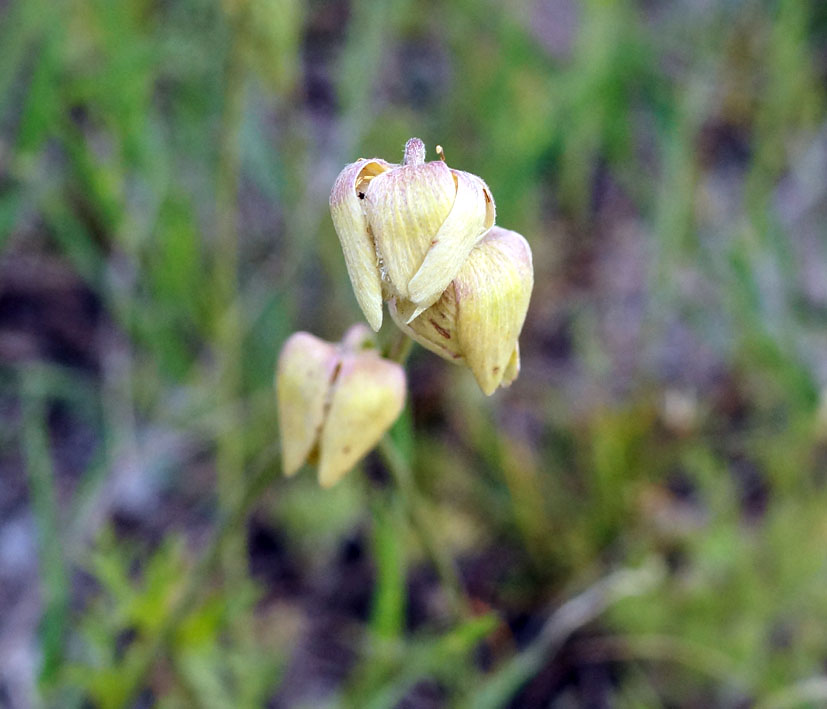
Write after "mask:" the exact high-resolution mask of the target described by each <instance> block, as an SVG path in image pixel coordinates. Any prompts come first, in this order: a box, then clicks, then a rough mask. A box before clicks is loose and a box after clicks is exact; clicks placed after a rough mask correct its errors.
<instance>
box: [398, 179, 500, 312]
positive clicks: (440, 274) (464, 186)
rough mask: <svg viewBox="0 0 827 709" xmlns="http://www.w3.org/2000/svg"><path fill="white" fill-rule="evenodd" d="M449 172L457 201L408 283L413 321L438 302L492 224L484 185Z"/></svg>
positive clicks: (490, 202) (491, 203) (476, 180)
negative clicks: (414, 308) (454, 186)
mask: <svg viewBox="0 0 827 709" xmlns="http://www.w3.org/2000/svg"><path fill="white" fill-rule="evenodd" d="M451 172H452V173H453V175H454V179H455V180H456V183H457V194H456V199H455V200H454V204H453V206H452V207H451V211H450V212H449V214H448V216H447V217H446V218H445V221H444V222H443V223H442V226H441V227H440V229H439V231H438V232H437V234H436V236H435V237H434V239H433V241H432V242H431V247H430V248H429V249H428V253H427V254H426V256H425V259H424V260H423V262H422V266H420V268H419V270H418V271H417V272H416V274H414V277H413V278H411V281H410V283H408V296H409V299H410V300H411V301H412V302H413V303H415V304H416V305H417V306H418V311H415V312H414V313H413V314H412V315H411V318H412V319H413V318H415V317H416V316H417V315H419V313H420V312H422V311H423V310H424V309H425V308H427V307H429V306H430V305H431V304H432V303H434V302H435V301H436V300H437V299H438V298H439V296H440V295H441V294H442V292H443V291H444V290H445V289H446V288H447V287H448V284H449V283H450V282H451V281H452V280H454V277H455V276H456V275H457V273H458V272H459V270H460V268H462V265H463V264H464V263H465V259H467V258H468V254H470V253H471V249H473V248H474V246H476V245H477V243H478V242H479V240H480V239H481V238H482V237H483V235H484V234H485V232H486V231H487V230H488V229H489V228H490V227H491V226H492V225H493V223H494V200H493V198H492V197H491V193H490V191H488V188H487V186H486V185H485V183H484V182H483V181H482V180H481V179H480V178H479V177H477V176H476V175H472V174H470V173H468V172H462V171H461V170H451Z"/></svg>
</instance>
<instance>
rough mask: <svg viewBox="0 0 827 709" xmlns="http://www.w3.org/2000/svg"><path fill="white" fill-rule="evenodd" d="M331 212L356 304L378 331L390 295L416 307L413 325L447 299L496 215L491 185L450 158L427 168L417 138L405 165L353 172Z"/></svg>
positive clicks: (343, 176) (355, 166) (336, 189)
mask: <svg viewBox="0 0 827 709" xmlns="http://www.w3.org/2000/svg"><path fill="white" fill-rule="evenodd" d="M330 213H331V215H332V217H333V225H334V227H335V228H336V233H337V234H338V235H339V241H340V242H341V244H342V251H343V252H344V255H345V263H346V264H347V270H348V275H349V276H350V280H351V283H352V284H353V290H354V292H355V293H356V299H357V300H358V302H359V306H360V307H361V308H362V312H364V314H365V317H366V318H367V321H368V323H370V326H371V327H372V328H373V329H374V330H378V329H379V327H380V326H381V325H382V300H383V297H384V298H386V299H389V298H402V299H405V300H407V301H408V302H410V303H411V304H412V305H413V309H412V310H411V312H410V313H409V314H408V317H409V318H410V319H413V318H415V317H416V316H417V315H418V314H419V313H421V312H422V311H423V310H425V309H426V308H428V307H430V306H431V305H433V303H435V302H436V301H437V300H438V299H439V297H440V296H441V294H442V292H443V291H444V290H445V289H446V288H447V287H448V284H449V283H450V282H451V281H452V280H453V279H454V277H455V276H456V275H457V273H458V272H459V270H460V268H461V267H462V265H463V263H464V262H465V260H466V259H467V258H468V254H469V253H470V252H471V249H473V248H474V246H475V245H476V244H477V243H478V242H479V241H480V239H481V238H482V237H483V236H484V235H485V233H486V231H488V229H490V228H491V226H493V224H494V216H495V209H494V199H493V197H492V196H491V191H490V190H489V189H488V186H487V185H486V184H485V182H483V181H482V180H481V179H480V178H479V177H477V176H476V175H471V174H470V173H467V172H462V171H461V170H453V169H451V168H449V167H448V165H447V164H446V163H445V162H444V161H442V160H436V161H434V162H428V163H426V162H425V146H424V144H423V143H422V141H421V140H419V139H418V138H411V139H410V140H409V141H408V143H407V145H406V146H405V158H404V160H403V162H402V164H401V165H394V164H390V163H387V162H385V161H384V160H380V159H379V158H372V159H369V160H366V159H361V160H357V161H356V162H355V163H352V164H350V165H348V166H347V167H345V169H344V170H342V172H341V173H340V174H339V176H338V178H337V179H336V182H335V184H334V185H333V190H332V191H331V193H330Z"/></svg>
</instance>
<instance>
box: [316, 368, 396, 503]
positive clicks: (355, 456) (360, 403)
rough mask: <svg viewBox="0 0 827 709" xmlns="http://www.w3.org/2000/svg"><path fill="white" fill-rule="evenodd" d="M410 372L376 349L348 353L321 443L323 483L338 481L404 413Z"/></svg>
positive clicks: (320, 463)
mask: <svg viewBox="0 0 827 709" xmlns="http://www.w3.org/2000/svg"><path fill="white" fill-rule="evenodd" d="M404 404H405V371H404V370H403V369H402V367H401V366H400V365H399V364H397V363H396V362H391V361H389V360H386V359H382V358H381V357H379V356H378V355H377V354H376V353H374V352H361V353H359V354H346V355H344V356H343V357H342V367H341V369H340V371H339V375H338V376H337V378H336V383H335V384H334V386H333V395H332V397H331V400H330V410H329V411H328V414H327V418H326V420H325V423H324V428H323V429H322V435H321V440H320V442H319V484H320V485H321V486H322V487H330V486H331V485H334V484H335V483H337V482H338V481H339V480H341V478H342V477H343V476H344V475H345V473H347V472H348V471H349V470H350V469H351V468H352V467H353V466H354V465H355V464H356V463H357V461H358V460H359V459H360V458H362V457H363V456H364V455H365V454H366V453H368V452H369V451H370V450H371V449H372V448H373V447H374V446H375V445H376V444H377V443H378V442H379V439H380V438H381V437H382V436H383V435H384V433H385V432H386V431H387V430H388V429H389V428H390V427H391V425H392V424H393V422H394V421H396V418H397V417H398V416H399V414H400V413H401V412H402V407H403V406H404Z"/></svg>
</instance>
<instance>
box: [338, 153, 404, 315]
mask: <svg viewBox="0 0 827 709" xmlns="http://www.w3.org/2000/svg"><path fill="white" fill-rule="evenodd" d="M391 167H393V166H392V165H391V164H390V163H387V162H385V161H384V160H380V159H379V158H373V159H370V160H366V159H364V158H362V159H360V160H357V161H356V162H355V163H351V164H350V165H348V166H347V167H345V169H344V170H342V172H340V173H339V176H338V177H337V178H336V182H335V183H334V184H333V189H332V190H331V192H330V214H331V216H332V217H333V226H334V227H335V229H336V234H337V235H338V236H339V242H340V243H341V245H342V251H343V252H344V255H345V264H346V265H347V273H348V275H349V276H350V282H351V284H352V285H353V292H354V293H355V294H356V300H357V301H358V302H359V307H360V308H361V309H362V312H363V313H364V314H365V318H366V319H367V321H368V323H369V324H370V326H371V327H372V328H373V329H374V330H379V328H380V327H381V325H382V283H381V276H380V272H379V265H378V263H377V256H376V246H375V244H374V242H373V238H372V236H371V233H370V228H369V226H368V222H367V219H366V218H365V212H364V206H365V205H364V195H365V194H366V192H367V190H368V186H369V185H370V182H371V181H372V180H373V179H374V178H375V177H376V176H377V175H380V174H382V173H383V172H385V171H386V170H390V169H391ZM360 194H361V195H362V198H361V199H360Z"/></svg>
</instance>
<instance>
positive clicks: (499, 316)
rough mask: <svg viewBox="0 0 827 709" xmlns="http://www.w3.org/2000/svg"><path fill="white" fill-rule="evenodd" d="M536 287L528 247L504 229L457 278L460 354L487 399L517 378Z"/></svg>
mask: <svg viewBox="0 0 827 709" xmlns="http://www.w3.org/2000/svg"><path fill="white" fill-rule="evenodd" d="M533 285H534V273H533V269H532V263H531V249H530V248H529V246H528V242H527V241H526V240H525V239H524V238H523V237H522V236H520V234H518V233H517V232H514V231H509V230H508V229H502V228H500V227H494V228H492V229H491V230H490V231H489V232H488V233H487V234H486V235H485V238H483V240H482V241H481V242H480V244H479V245H478V246H477V247H476V248H475V249H474V250H473V251H472V252H471V253H470V255H469V256H468V259H467V260H466V262H465V265H464V266H463V267H462V270H461V271H460V272H459V274H458V275H457V277H456V279H454V288H455V291H456V299H457V326H456V333H457V337H458V339H459V346H460V350H461V351H462V353H463V355H464V356H465V361H466V363H467V364H468V367H469V368H470V369H471V371H472V372H473V374H474V376H475V377H476V379H477V382H478V383H479V385H480V388H481V389H482V390H483V392H484V393H485V394H486V395H490V394H492V393H493V392H494V390H495V389H496V388H497V387H498V386H499V385H500V384H501V383H502V382H503V380H504V379H506V375H508V376H509V377H511V379H512V380H513V377H514V376H516V370H517V369H518V367H519V360H518V359H517V360H513V358H514V351H515V346H516V344H517V338H518V337H519V335H520V330H522V327H523V322H524V321H525V316H526V312H527V311H528V302H529V299H530V297H531V289H532V287H533ZM518 356H519V355H518ZM512 360H513V361H512ZM509 383H510V382H509Z"/></svg>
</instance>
